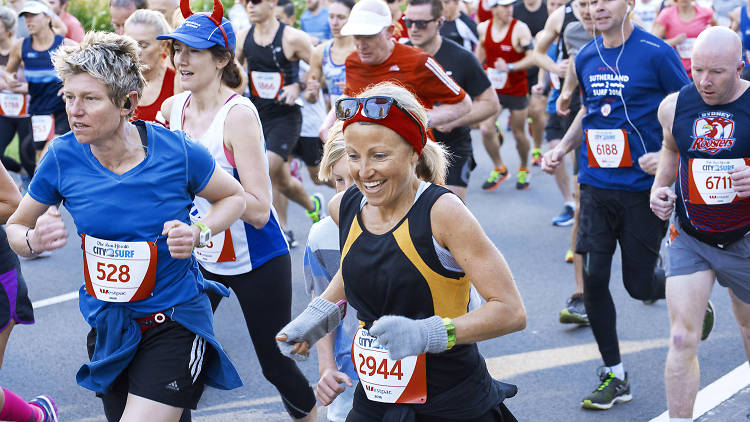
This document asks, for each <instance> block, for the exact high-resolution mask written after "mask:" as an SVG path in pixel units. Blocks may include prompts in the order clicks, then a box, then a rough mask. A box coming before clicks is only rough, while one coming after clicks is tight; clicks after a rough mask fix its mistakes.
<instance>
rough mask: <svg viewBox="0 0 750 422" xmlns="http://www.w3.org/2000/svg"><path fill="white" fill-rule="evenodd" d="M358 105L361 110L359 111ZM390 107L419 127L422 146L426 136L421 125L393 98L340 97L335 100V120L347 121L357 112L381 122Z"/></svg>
mask: <svg viewBox="0 0 750 422" xmlns="http://www.w3.org/2000/svg"><path fill="white" fill-rule="evenodd" d="M360 105H361V106H362V108H361V109H360ZM391 106H396V108H398V109H399V110H401V111H402V112H403V113H404V114H405V115H406V116H408V117H409V118H410V119H411V120H412V121H413V122H414V123H415V124H416V125H417V127H419V133H420V134H421V135H422V144H423V145H424V142H425V140H426V139H427V138H426V135H425V133H424V130H423V128H422V124H421V123H419V121H418V120H417V118H416V117H414V115H412V114H411V112H409V110H407V109H405V108H404V107H402V106H401V104H399V103H398V101H396V99H395V98H392V97H385V96H380V95H378V96H374V97H367V98H353V97H342V98H339V99H338V100H336V106H335V112H336V118H337V119H339V120H349V119H351V118H352V117H354V116H355V115H356V114H357V112H358V111H360V110H361V111H360V112H361V113H362V115H363V116H365V117H367V118H369V119H372V120H382V119H385V118H386V117H387V116H388V112H390V111H391Z"/></svg>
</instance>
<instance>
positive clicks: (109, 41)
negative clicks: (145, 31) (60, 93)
mask: <svg viewBox="0 0 750 422" xmlns="http://www.w3.org/2000/svg"><path fill="white" fill-rule="evenodd" d="M52 63H53V64H54V66H55V70H56V71H57V73H58V75H60V79H62V81H63V84H64V83H65V81H66V80H67V79H69V78H70V77H72V76H74V75H77V74H80V73H88V74H89V75H91V76H92V77H94V78H96V79H98V80H100V81H101V82H102V83H103V84H104V85H105V86H106V87H107V93H108V94H109V99H110V100H111V101H112V103H114V104H116V105H118V106H120V107H122V106H123V104H124V103H125V99H126V96H127V95H128V93H130V92H131V91H135V92H137V93H138V95H139V96H140V95H141V92H143V87H144V85H146V80H145V79H144V78H143V73H142V66H141V64H140V62H139V61H138V44H136V42H135V41H134V40H133V39H132V38H130V37H125V36H122V35H117V34H115V33H112V32H102V31H92V32H88V33H86V36H84V37H83V40H82V41H81V43H80V44H76V45H62V46H60V47H59V48H58V49H57V50H56V51H54V52H53V53H52Z"/></svg>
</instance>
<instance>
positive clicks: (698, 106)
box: [651, 27, 750, 422]
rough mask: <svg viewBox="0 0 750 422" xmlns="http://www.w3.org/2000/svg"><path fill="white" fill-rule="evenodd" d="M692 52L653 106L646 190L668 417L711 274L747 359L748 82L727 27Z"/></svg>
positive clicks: (685, 393)
mask: <svg viewBox="0 0 750 422" xmlns="http://www.w3.org/2000/svg"><path fill="white" fill-rule="evenodd" d="M692 57H693V61H692V71H693V80H694V83H692V84H689V85H686V86H685V87H684V88H682V89H681V90H680V91H679V92H677V93H674V94H671V95H669V96H667V97H666V98H665V99H664V101H662V103H661V105H660V106H659V121H660V122H661V125H662V128H663V132H664V141H663V144H662V148H661V156H660V160H659V167H658V169H657V172H656V179H655V180H654V185H653V187H652V188H651V209H652V210H653V211H654V214H656V215H657V216H658V217H659V218H661V219H662V220H668V219H670V217H671V218H672V225H671V227H670V241H669V247H668V249H667V251H668V264H667V270H666V271H667V286H666V295H667V306H668V307H669V315H670V321H671V341H670V344H669V354H668V355H667V363H666V369H665V383H666V388H667V405H668V407H669V417H670V421H671V422H675V421H692V420H693V419H692V416H693V405H694V403H695V395H696V393H697V391H698V385H699V380H700V371H699V369H698V358H697V355H696V349H697V347H698V343H699V338H700V336H701V330H700V327H701V318H702V315H701V312H700V310H701V309H704V308H705V307H706V304H707V303H708V298H709V296H710V294H711V289H712V288H713V285H714V279H716V280H718V281H719V284H720V285H722V286H723V287H727V288H728V289H729V297H730V298H731V300H732V308H733V310H734V315H735V318H736V319H737V323H738V324H739V327H740V333H741V334H742V340H743V342H744V346H745V353H746V354H747V356H748V358H749V359H750V280H749V279H748V274H750V236H747V234H748V232H750V199H748V198H750V167H748V163H750V92H749V91H748V87H750V82H747V81H744V80H741V79H740V74H741V73H742V69H743V68H744V63H743V60H742V44H741V42H740V39H739V37H738V36H737V35H736V34H735V33H734V32H732V31H731V30H729V29H727V28H724V27H712V28H709V29H707V30H705V31H703V32H702V33H701V34H700V36H698V38H697V40H696V42H695V46H694V47H693V56H692ZM675 168H677V174H678V175H679V178H677V176H676V175H675V170H674V169H675ZM675 179H677V180H676V184H675V191H674V192H672V190H671V189H670V186H671V185H672V184H673V183H675ZM675 210H676V213H675V214H676V216H675V217H672V213H673V211H675Z"/></svg>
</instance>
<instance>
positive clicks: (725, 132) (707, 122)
mask: <svg viewBox="0 0 750 422" xmlns="http://www.w3.org/2000/svg"><path fill="white" fill-rule="evenodd" d="M733 135H734V120H732V114H731V113H725V112H721V111H709V112H706V113H701V115H700V116H699V117H698V118H697V119H695V123H694V124H693V143H692V144H691V145H690V148H689V149H688V151H700V152H705V153H707V154H711V155H716V154H718V153H719V152H721V151H724V150H731V149H732V147H733V146H734V142H735V138H734V137H733Z"/></svg>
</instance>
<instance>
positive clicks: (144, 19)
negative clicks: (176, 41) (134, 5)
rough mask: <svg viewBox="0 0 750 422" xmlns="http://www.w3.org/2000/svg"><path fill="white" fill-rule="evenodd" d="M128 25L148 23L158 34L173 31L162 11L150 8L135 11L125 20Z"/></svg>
mask: <svg viewBox="0 0 750 422" xmlns="http://www.w3.org/2000/svg"><path fill="white" fill-rule="evenodd" d="M128 25H146V26H149V27H151V28H153V29H154V30H155V31H156V34H157V35H162V34H168V33H170V32H172V28H170V27H169V23H167V20H166V19H165V18H164V15H162V14H161V12H157V11H156V10H150V9H138V10H136V11H135V12H133V14H132V15H130V17H128V19H127V20H126V21H125V27H127V26H128Z"/></svg>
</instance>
